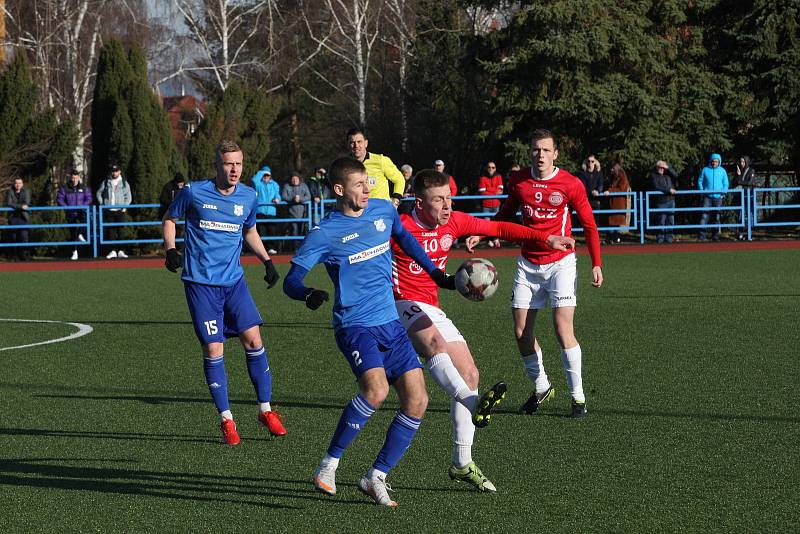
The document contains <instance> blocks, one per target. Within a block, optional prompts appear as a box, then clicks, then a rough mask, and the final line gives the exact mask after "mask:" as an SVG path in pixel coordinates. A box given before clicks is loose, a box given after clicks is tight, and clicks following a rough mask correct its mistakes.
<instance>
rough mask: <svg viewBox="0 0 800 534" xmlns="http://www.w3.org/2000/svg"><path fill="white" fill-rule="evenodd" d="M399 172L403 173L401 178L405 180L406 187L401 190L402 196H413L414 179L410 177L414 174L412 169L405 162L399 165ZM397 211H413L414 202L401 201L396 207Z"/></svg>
mask: <svg viewBox="0 0 800 534" xmlns="http://www.w3.org/2000/svg"><path fill="white" fill-rule="evenodd" d="M400 172H401V173H403V178H404V179H405V181H406V188H405V190H404V191H403V198H411V199H413V198H414V180H413V179H412V177H413V176H414V169H413V167H411V165H409V164H408V163H406V164H405V165H403V166H402V167H400ZM397 211H398V212H399V213H411V212H412V211H414V202H410V201H408V200H407V201H405V202H401V203H400V205H399V206H398V207H397Z"/></svg>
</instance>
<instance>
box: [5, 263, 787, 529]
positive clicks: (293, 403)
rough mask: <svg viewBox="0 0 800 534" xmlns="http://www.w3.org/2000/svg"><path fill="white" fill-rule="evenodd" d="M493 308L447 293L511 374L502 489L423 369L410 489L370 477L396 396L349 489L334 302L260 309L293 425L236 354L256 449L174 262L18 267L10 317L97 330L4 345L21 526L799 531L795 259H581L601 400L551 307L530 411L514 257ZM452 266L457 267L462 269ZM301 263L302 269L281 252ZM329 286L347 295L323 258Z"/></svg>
mask: <svg viewBox="0 0 800 534" xmlns="http://www.w3.org/2000/svg"><path fill="white" fill-rule="evenodd" d="M493 261H494V262H495V264H496V265H497V266H498V269H499V272H500V277H501V285H500V289H499V291H498V293H497V295H496V296H495V297H494V298H493V299H491V300H489V301H486V302H483V303H471V302H467V301H465V300H463V299H461V298H460V297H458V296H457V295H454V294H447V295H445V296H444V297H443V299H442V307H443V308H444V309H445V310H446V311H447V312H448V313H449V315H450V316H451V317H452V318H453V320H454V322H455V323H456V325H457V326H459V328H460V329H461V331H462V333H463V334H464V335H465V337H466V338H467V341H468V342H469V343H470V346H471V348H472V352H473V354H474V356H475V359H476V361H477V364H478V368H479V369H480V371H481V377H482V378H481V383H482V385H483V386H484V387H486V386H489V385H491V384H492V383H494V382H495V381H497V380H501V379H502V380H505V381H506V382H507V383H508V386H509V393H508V397H507V399H506V402H505V403H504V404H502V405H501V406H500V409H499V413H497V414H496V415H495V416H494V417H493V421H492V423H491V424H490V425H489V426H488V427H487V428H485V429H479V430H478V431H477V433H476V441H475V447H474V458H475V460H476V462H477V463H478V465H480V467H481V468H482V469H483V471H484V473H485V474H486V475H487V476H488V477H489V478H490V479H491V480H492V481H493V482H494V483H495V484H496V486H497V487H498V493H497V494H493V495H490V494H481V493H478V492H475V491H473V490H471V488H470V487H468V486H466V485H464V484H459V483H454V482H451V481H450V480H449V478H448V477H447V467H448V465H449V461H450V446H451V445H450V419H449V414H448V408H449V401H448V399H447V397H446V396H445V394H444V393H443V392H441V391H440V390H439V389H438V386H435V384H433V382H432V381H430V380H428V390H429V393H430V406H429V410H428V414H427V415H426V417H425V420H424V421H423V424H422V427H421V429H420V432H419V433H418V435H417V437H416V439H415V440H414V442H413V443H412V445H411V448H410V449H409V451H408V453H407V455H406V457H405V458H404V459H403V461H402V462H401V463H400V464H399V465H398V466H397V468H396V469H395V470H394V471H393V472H392V473H391V476H390V479H389V481H390V482H391V483H392V485H393V487H394V489H395V490H396V492H395V493H394V494H393V495H394V496H395V498H396V499H397V500H398V501H399V502H400V507H399V508H398V509H394V510H390V509H385V508H382V507H378V506H375V505H373V504H371V502H370V501H368V500H367V499H366V498H365V497H364V496H362V495H361V494H360V493H359V492H358V490H357V487H356V483H357V481H358V478H359V477H360V476H361V475H362V474H363V473H364V472H365V471H366V469H367V468H368V467H369V466H370V465H371V463H372V461H373V460H374V457H375V454H376V453H377V450H378V449H379V447H380V444H381V443H382V441H383V437H384V433H385V430H386V427H387V425H388V424H389V421H390V420H391V417H392V415H393V413H394V411H395V410H396V409H397V407H398V404H397V398H396V396H394V394H392V395H391V396H390V397H389V399H387V402H386V404H385V405H384V407H383V409H381V410H380V411H379V412H378V413H377V414H376V415H375V416H373V418H372V419H371V420H370V422H369V424H368V425H367V426H366V428H365V429H364V431H363V432H362V434H361V435H360V436H359V438H358V439H357V440H356V442H355V443H354V444H353V446H352V447H351V448H350V449H349V450H348V451H347V453H346V454H345V456H344V458H343V460H342V462H341V465H340V468H339V471H338V476H337V485H338V488H339V494H338V495H337V496H335V497H328V496H324V495H321V494H319V493H316V492H315V491H314V490H313V487H312V485H311V483H310V479H311V474H312V472H313V469H314V467H315V466H316V464H317V462H318V460H319V458H320V457H321V455H322V454H323V453H324V451H325V448H326V447H327V445H328V441H329V439H330V436H331V434H332V432H333V428H334V426H335V424H336V421H337V420H338V417H339V414H340V411H341V408H342V407H343V406H344V404H345V403H346V402H347V401H348V400H349V399H350V398H351V397H352V396H353V395H354V393H355V391H356V386H355V382H354V379H353V377H352V375H351V373H350V370H349V367H348V366H347V365H346V363H345V361H344V359H343V357H342V356H341V355H340V354H339V352H338V350H337V349H336V345H335V343H334V341H333V335H332V330H331V328H330V303H327V304H325V306H324V307H323V309H321V310H319V311H317V312H311V311H309V310H307V309H306V308H305V307H304V306H303V305H302V303H298V302H295V301H291V300H289V299H288V298H287V297H286V296H284V295H283V293H282V292H280V288H279V287H276V288H274V289H272V290H269V291H267V290H266V288H265V286H264V283H263V282H262V281H261V276H262V272H261V270H260V269H258V268H252V269H249V270H248V271H247V274H248V280H249V283H250V286H251V289H252V291H253V294H254V295H255V297H256V301H257V303H258V304H259V307H260V309H261V311H262V314H263V316H264V319H265V321H266V325H265V326H264V327H263V328H262V334H263V336H264V339H265V343H266V347H267V350H268V353H269V356H270V364H271V368H272V371H273V373H274V375H273V376H274V387H273V403H274V405H275V406H276V408H277V410H279V411H280V413H282V414H283V416H284V417H285V424H286V427H287V429H288V431H289V434H288V436H286V437H284V438H271V437H269V436H268V434H267V433H266V431H265V430H264V429H263V428H261V427H260V426H259V425H258V424H257V422H256V418H255V416H256V405H255V398H254V394H253V391H252V387H251V385H250V381H249V379H248V377H247V371H246V367H245V364H244V354H243V351H242V349H241V347H240V346H239V345H238V342H236V341H235V340H231V341H229V342H228V344H227V349H226V365H227V369H228V377H229V386H230V394H231V400H232V408H233V412H234V415H235V416H236V418H237V423H238V427H239V432H240V435H241V436H242V442H241V444H240V445H238V446H236V447H227V446H224V445H222V444H221V441H220V436H219V431H218V428H217V424H216V414H215V410H214V407H213V405H212V403H211V401H210V397H209V395H208V391H207V389H206V387H205V383H204V379H203V372H202V365H201V355H200V351H199V347H198V344H197V341H196V339H195V337H194V333H193V331H192V326H191V323H190V322H189V314H188V311H187V308H186V303H185V300H184V296H183V289H182V285H181V283H180V282H179V280H178V278H177V277H176V276H175V275H174V274H171V273H168V272H166V271H162V270H152V269H151V270H107V271H83V272H79V271H69V272H37V273H2V274H0V285H1V286H2V287H3V293H4V295H5V297H6V302H5V305H4V309H3V311H2V312H0V318H17V319H39V320H55V321H69V322H80V323H86V324H89V325H91V326H92V327H93V329H94V331H93V332H92V333H91V334H89V335H87V336H84V337H81V338H78V339H73V340H70V341H65V342H61V343H56V344H50V345H40V346H35V347H30V348H23V349H14V350H5V351H0V365H2V374H0V399H2V400H0V402H1V403H2V404H1V405H0V413H2V423H1V424H0V451H2V452H1V453H0V491H1V492H2V496H3V504H2V506H0V509H1V510H2V512H1V513H0V516H2V519H3V527H4V530H5V531H8V532H15V531H48V532H54V531H55V532H59V531H104V532H117V531H191V532H249V531H258V532H281V531H286V532H320V531H341V532H437V531H443V532H444V531H447V532H478V531H487V532H676V531H680V532H715V531H716V532H742V531H750V532H769V531H773V532H790V531H797V530H798V529H800V511H799V510H800V498H798V485H799V484H798V483H800V468H798V465H800V462H798V460H797V458H798V456H800V416H798V413H797V412H796V411H795V410H797V409H798V406H800V403H799V402H798V394H797V387H796V382H797V380H798V377H800V364H799V363H798V354H799V353H800V350H799V349H798V347H800V328H798V326H797V319H798V313H799V312H800V304H798V303H800V280H798V277H797V272H798V271H797V265H798V264H799V263H800V252H798V251H784V250H775V251H742V252H716V253H708V254H705V253H685V254H681V253H675V254H651V255H638V256H637V255H613V256H608V257H606V258H605V267H604V274H605V277H606V283H605V285H604V286H603V287H602V288H601V289H594V288H592V287H591V286H590V284H589V281H590V279H589V272H588V262H587V258H585V257H584V258H581V259H580V261H579V276H580V282H579V295H578V296H579V302H578V311H577V317H576V333H577V336H578V339H579V341H580V343H581V346H582V347H583V356H584V388H585V391H586V395H587V406H588V410H589V416H588V417H587V418H586V419H584V420H581V421H576V420H572V419H570V418H568V417H566V415H567V413H568V411H569V397H568V395H567V394H566V393H565V379H564V375H563V371H562V368H561V362H560V357H559V354H558V350H557V345H556V341H555V338H554V336H553V333H552V326H551V322H550V318H549V311H547V310H546V311H544V312H542V314H540V319H539V323H538V328H537V332H538V335H539V339H540V341H541V344H542V346H543V348H544V353H545V356H544V358H545V365H546V367H547V370H548V373H549V375H550V377H551V380H552V382H553V384H554V386H555V388H556V390H557V396H556V398H555V399H554V400H553V401H550V402H549V403H547V404H545V405H543V406H542V408H541V409H540V411H539V413H538V414H537V415H535V416H519V415H517V414H516V408H517V407H518V406H519V405H520V404H521V403H522V402H524V401H525V399H527V397H528V395H529V394H530V383H529V382H528V380H527V378H526V377H525V375H524V373H523V370H522V366H521V363H520V359H519V356H518V353H517V349H516V343H515V342H514V339H513V331H512V326H511V314H510V311H509V304H508V302H509V298H510V282H511V280H512V276H513V271H514V261H515V260H514V259H513V258H497V259H494V260H493ZM455 267H456V263H455V262H453V265H451V268H450V270H451V271H452V270H454V269H455ZM280 270H281V272H282V273H283V274H285V272H286V267H285V266H283V267H281V269H280ZM308 282H309V284H310V285H316V286H319V287H325V288H329V286H330V283H329V282H328V280H327V277H326V276H325V274H324V272H323V270H322V269H320V268H317V269H315V270H314V271H313V272H312V273H311V274H310V276H309V280H308ZM73 331H74V328H72V327H70V326H67V325H59V324H52V323H7V322H0V348H2V347H9V346H15V345H22V344H29V343H36V342H39V341H43V340H47V339H52V338H56V337H63V336H66V335H69V334H70V333H72V332H73Z"/></svg>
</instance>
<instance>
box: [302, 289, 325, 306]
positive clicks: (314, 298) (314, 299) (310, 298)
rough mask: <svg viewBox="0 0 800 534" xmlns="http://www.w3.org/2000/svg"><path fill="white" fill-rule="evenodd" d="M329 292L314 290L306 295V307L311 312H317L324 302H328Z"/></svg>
mask: <svg viewBox="0 0 800 534" xmlns="http://www.w3.org/2000/svg"><path fill="white" fill-rule="evenodd" d="M328 298H329V297H328V292H327V291H323V290H321V289H312V290H311V291H309V292H308V295H306V307H307V308H308V309H309V310H316V309H317V308H319V307H320V306H322V303H323V302H327V301H328Z"/></svg>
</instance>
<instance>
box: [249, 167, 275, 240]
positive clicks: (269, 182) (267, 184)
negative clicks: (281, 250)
mask: <svg viewBox="0 0 800 534" xmlns="http://www.w3.org/2000/svg"><path fill="white" fill-rule="evenodd" d="M253 189H255V190H256V193H258V209H257V216H258V233H259V235H262V236H275V235H279V233H280V232H278V230H279V228H278V223H275V222H272V221H270V219H274V218H275V217H276V215H277V210H276V209H275V204H280V202H281V186H279V185H278V182H276V181H275V180H273V179H272V169H270V168H269V165H264V166H263V167H262V168H261V170H260V171H258V172H257V173H255V174H254V175H253ZM268 249H269V250H267V253H268V254H277V251H276V250H275V248H274V245H273V244H272V243H269V245H268Z"/></svg>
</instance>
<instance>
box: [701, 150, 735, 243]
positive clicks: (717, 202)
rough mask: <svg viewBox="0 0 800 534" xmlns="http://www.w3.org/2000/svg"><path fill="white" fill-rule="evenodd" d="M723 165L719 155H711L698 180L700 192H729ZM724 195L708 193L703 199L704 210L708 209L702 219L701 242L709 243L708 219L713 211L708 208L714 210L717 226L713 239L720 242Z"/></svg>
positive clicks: (713, 232) (713, 231) (726, 174)
mask: <svg viewBox="0 0 800 534" xmlns="http://www.w3.org/2000/svg"><path fill="white" fill-rule="evenodd" d="M721 165H722V156H720V155H719V154H711V157H710V158H709V162H708V165H707V166H706V167H703V170H702V171H700V176H699V177H698V178H697V189H699V190H700V191H727V190H728V173H727V172H725V169H723V168H722V167H721ZM723 196H724V195H723V194H722V193H719V192H717V193H708V194H706V195H705V197H704V198H703V208H706V210H707V211H703V216H702V217H701V218H700V224H701V225H702V226H703V228H701V229H700V241H707V237H706V236H707V235H708V228H707V225H708V219H709V216H710V213H711V211H712V210H709V209H708V208H712V209H713V212H714V215H713V221H714V224H716V226H715V227H714V229H713V230H712V235H711V239H712V240H714V241H719V234H720V227H719V224H720V209H719V208H721V207H722V199H723Z"/></svg>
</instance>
